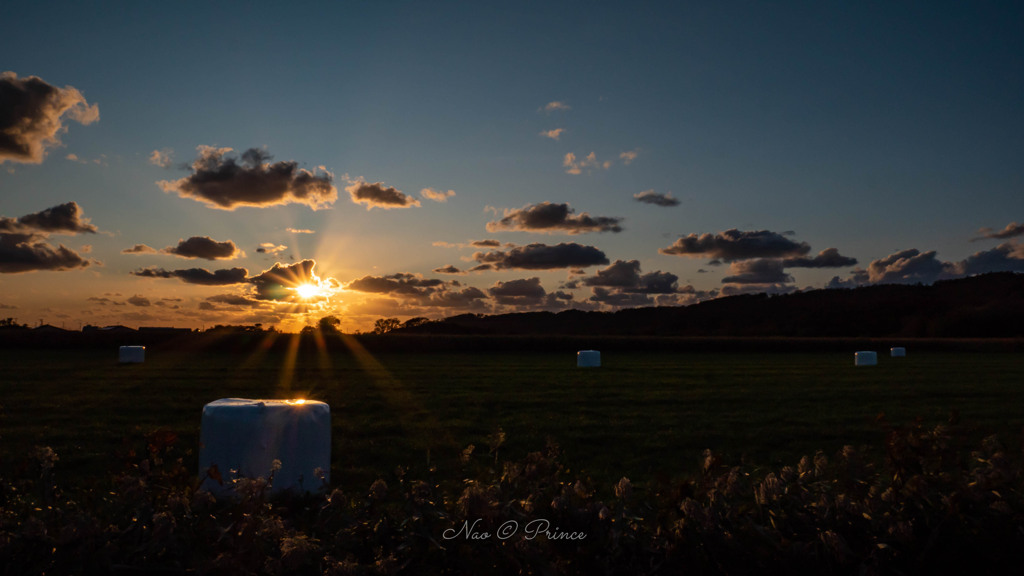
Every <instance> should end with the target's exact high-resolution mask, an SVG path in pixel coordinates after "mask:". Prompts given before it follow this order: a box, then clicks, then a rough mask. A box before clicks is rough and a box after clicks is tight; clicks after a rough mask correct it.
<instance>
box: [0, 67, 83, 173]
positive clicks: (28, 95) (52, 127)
mask: <svg viewBox="0 0 1024 576" xmlns="http://www.w3.org/2000/svg"><path fill="white" fill-rule="evenodd" d="M65 116H66V117H67V118H69V119H71V120H74V121H76V122H79V123H81V124H86V125H87V124H91V123H93V122H95V121H97V120H99V118H100V110H99V107H98V106H96V105H95V104H94V105H92V106H90V105H89V103H88V102H86V101H85V97H84V96H82V93H81V92H79V91H78V90H76V89H75V88H72V87H71V86H65V87H64V88H58V87H56V86H52V85H50V84H48V83H46V82H44V81H43V80H42V79H40V78H38V77H36V76H27V77H25V78H18V75H17V74H15V73H14V72H2V73H0V164H3V163H4V162H6V161H8V160H9V161H12V162H22V163H26V164H39V163H40V162H42V161H43V158H45V157H46V151H47V148H52V147H54V146H58V145H60V135H61V134H62V133H63V132H64V131H65V130H67V128H66V127H65V126H64V118H65Z"/></svg>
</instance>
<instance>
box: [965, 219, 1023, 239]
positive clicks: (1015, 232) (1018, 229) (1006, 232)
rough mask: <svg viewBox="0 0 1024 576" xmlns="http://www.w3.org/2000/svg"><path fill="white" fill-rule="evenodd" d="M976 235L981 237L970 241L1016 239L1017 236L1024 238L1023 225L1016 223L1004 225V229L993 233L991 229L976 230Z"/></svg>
mask: <svg viewBox="0 0 1024 576" xmlns="http://www.w3.org/2000/svg"><path fill="white" fill-rule="evenodd" d="M978 233H979V234H981V236H979V237H977V238H972V240H982V239H985V238H995V239H998V240H1006V239H1007V238H1016V237H1017V236H1024V224H1017V223H1016V222H1011V223H1010V224H1007V225H1006V228H1003V229H1002V230H1000V231H999V232H995V231H993V230H992V229H991V228H982V229H981V230H978Z"/></svg>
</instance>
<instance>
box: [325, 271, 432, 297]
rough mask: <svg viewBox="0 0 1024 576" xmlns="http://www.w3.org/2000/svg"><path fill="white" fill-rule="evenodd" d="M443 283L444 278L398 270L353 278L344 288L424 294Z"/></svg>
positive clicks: (377, 292)
mask: <svg viewBox="0 0 1024 576" xmlns="http://www.w3.org/2000/svg"><path fill="white" fill-rule="evenodd" d="M444 284H445V282H444V280H437V279H428V278H422V277H420V276H418V275H416V274H408V273H404V272H400V273H398V274H391V275H389V276H364V277H362V278H359V279H358V280H353V281H352V282H350V283H349V284H348V285H347V286H346V287H345V288H346V289H347V290H358V291H359V292H373V293H376V294H403V295H409V296H412V295H425V294H428V293H429V292H431V291H433V290H435V289H437V288H438V287H439V286H443V285H444Z"/></svg>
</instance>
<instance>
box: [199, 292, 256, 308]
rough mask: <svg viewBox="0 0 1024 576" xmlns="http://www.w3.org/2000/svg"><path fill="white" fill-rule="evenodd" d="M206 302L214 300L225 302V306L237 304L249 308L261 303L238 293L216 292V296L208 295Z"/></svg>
mask: <svg viewBox="0 0 1024 576" xmlns="http://www.w3.org/2000/svg"><path fill="white" fill-rule="evenodd" d="M206 300H207V302H216V303H218V304H225V305H227V306H239V307H247V308H251V307H253V306H259V305H260V304H262V303H261V302H260V301H259V300H253V299H251V298H247V297H245V296H241V295H239V294H218V295H216V296H210V297H208V298H207V299H206Z"/></svg>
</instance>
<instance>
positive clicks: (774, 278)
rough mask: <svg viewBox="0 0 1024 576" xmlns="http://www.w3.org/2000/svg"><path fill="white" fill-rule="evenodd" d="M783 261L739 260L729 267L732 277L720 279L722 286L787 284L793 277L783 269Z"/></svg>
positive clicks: (769, 259)
mask: <svg viewBox="0 0 1024 576" xmlns="http://www.w3.org/2000/svg"><path fill="white" fill-rule="evenodd" d="M784 266H785V264H784V261H783V260H779V259H775V258H758V259H755V260H740V261H738V262H733V263H732V264H730V265H729V271H730V272H731V273H732V276H726V277H725V278H722V283H723V284H789V283H791V282H792V281H793V277H792V276H790V275H789V274H786V271H785V270H784V269H783V267H784Z"/></svg>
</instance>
